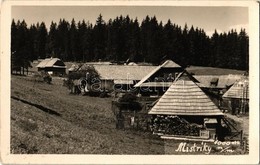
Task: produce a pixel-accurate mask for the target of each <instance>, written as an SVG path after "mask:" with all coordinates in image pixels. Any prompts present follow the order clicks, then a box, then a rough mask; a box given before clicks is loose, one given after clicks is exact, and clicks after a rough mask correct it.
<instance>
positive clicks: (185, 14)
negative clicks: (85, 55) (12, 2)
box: [12, 6, 249, 35]
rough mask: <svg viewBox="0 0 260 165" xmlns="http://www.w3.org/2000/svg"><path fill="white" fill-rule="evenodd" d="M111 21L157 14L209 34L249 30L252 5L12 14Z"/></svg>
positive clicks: (27, 9)
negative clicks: (98, 18) (117, 17)
mask: <svg viewBox="0 0 260 165" xmlns="http://www.w3.org/2000/svg"><path fill="white" fill-rule="evenodd" d="M100 13H101V14H102V15H103V19H104V20H105V21H106V22H107V21H108V20H109V19H110V18H112V19H114V18H115V17H116V16H120V15H123V16H126V15H127V14H128V15H129V16H130V18H132V19H134V18H136V17H137V18H138V21H139V23H141V22H142V20H143V19H144V18H145V17H146V15H149V16H154V15H155V16H156V18H157V20H158V21H162V22H163V23H166V22H167V20H168V19H170V20H171V21H172V22H173V23H175V24H178V25H180V26H181V27H183V26H184V25H185V23H187V25H188V27H189V28H190V27H191V25H193V26H194V27H198V28H202V29H204V30H205V32H206V33H207V34H208V35H211V34H212V33H213V32H214V30H215V29H217V31H218V32H227V31H229V30H230V29H231V28H235V29H237V31H240V29H241V28H245V29H246V31H247V32H248V20H249V18H248V8H247V7H182V6H181V7H180V6H178V7H174V6H152V7H151V6H149V7H146V6H138V7H137V6H131V7H129V6H127V7H126V6H116V7H114V6H66V7H65V6H13V7H12V18H14V19H15V20H18V19H20V20H22V19H25V21H26V22H27V24H28V25H31V24H32V23H37V22H42V21H43V22H45V23H46V26H47V28H49V25H50V23H51V21H54V22H57V23H58V22H59V19H60V18H65V19H66V20H67V21H71V20H72V18H74V19H75V20H76V22H78V21H82V20H83V19H84V20H85V21H89V22H90V23H93V24H95V21H96V19H97V17H98V15H99V14H100Z"/></svg>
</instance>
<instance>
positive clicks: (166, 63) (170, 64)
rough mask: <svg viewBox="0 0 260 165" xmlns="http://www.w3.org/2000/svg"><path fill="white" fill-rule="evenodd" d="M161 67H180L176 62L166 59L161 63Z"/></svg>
mask: <svg viewBox="0 0 260 165" xmlns="http://www.w3.org/2000/svg"><path fill="white" fill-rule="evenodd" d="M160 66H161V68H181V66H180V65H178V64H176V63H175V62H173V61H172V60H166V61H165V62H164V63H163V64H162V65H160Z"/></svg>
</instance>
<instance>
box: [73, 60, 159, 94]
mask: <svg viewBox="0 0 260 165" xmlns="http://www.w3.org/2000/svg"><path fill="white" fill-rule="evenodd" d="M86 66H93V67H94V68H95V70H96V71H97V73H98V74H99V76H100V82H99V83H100V86H102V88H106V89H108V90H110V91H111V90H112V91H118V92H122V91H133V90H134V85H135V84H136V83H137V82H139V81H140V80H141V79H142V78H143V77H144V76H146V75H147V74H148V73H150V72H151V71H152V70H154V69H155V68H156V66H137V65H107V64H104V65H102V64H93V65H89V64H88V63H86V64H83V65H82V66H80V67H78V66H76V65H73V66H72V67H71V68H70V69H69V71H70V72H72V71H80V70H82V69H83V70H84V67H86Z"/></svg>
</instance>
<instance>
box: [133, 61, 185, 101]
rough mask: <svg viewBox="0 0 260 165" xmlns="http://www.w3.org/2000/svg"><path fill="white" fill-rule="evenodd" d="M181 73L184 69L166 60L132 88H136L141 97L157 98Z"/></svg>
mask: <svg viewBox="0 0 260 165" xmlns="http://www.w3.org/2000/svg"><path fill="white" fill-rule="evenodd" d="M183 71H184V69H183V68H182V67H181V66H180V65H178V64H176V63H175V62H173V61H171V60H166V61H165V62H164V63H163V64H161V65H159V66H158V67H156V68H155V69H154V70H152V71H151V72H150V73H148V74H147V75H146V76H144V77H143V78H142V79H141V81H139V82H138V83H137V84H136V85H135V86H134V87H135V88H138V92H139V93H140V94H141V95H142V96H148V97H149V96H154V97H159V96H162V95H163V93H164V92H165V91H166V90H167V89H168V88H169V86H170V85H171V84H172V82H173V81H174V80H175V79H176V78H177V76H178V75H179V74H180V73H181V72H183Z"/></svg>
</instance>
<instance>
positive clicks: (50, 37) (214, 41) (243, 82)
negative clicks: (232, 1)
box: [9, 5, 255, 156]
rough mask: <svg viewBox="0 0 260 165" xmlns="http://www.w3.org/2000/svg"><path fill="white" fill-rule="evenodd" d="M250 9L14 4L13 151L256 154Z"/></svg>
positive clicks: (13, 152)
mask: <svg viewBox="0 0 260 165" xmlns="http://www.w3.org/2000/svg"><path fill="white" fill-rule="evenodd" d="M249 13H250V12H249V7H248V6H243V5H241V6H226V5H224V6H180V5H176V6H174V5H114V6H113V5H100V6H99V5H77V6H71V5H70V6H68V5H12V6H11V20H10V26H9V28H10V35H11V37H10V154H14V155H15V154H19V155H21V154H22V155H23V154H24V155H27V154H29V155H30V154H32V155H35V154H86V155H89V154H90V155H92V154H94V155H111V156H113V155H248V154H250V151H251V150H250V147H249V137H250V135H251V132H250V131H249V121H250V118H251V116H250V115H249V114H250V111H251V110H255V109H252V108H251V106H250V104H249V103H250V99H251V98H249V89H250V88H249V83H250V81H249V77H250V74H251V72H250V65H249V64H250V58H251V55H250V53H249V52H250V51H249V50H250V47H249V45H250V44H249V41H250V37H249V34H250V28H249V20H250V18H249ZM250 87H251V86H250Z"/></svg>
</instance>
